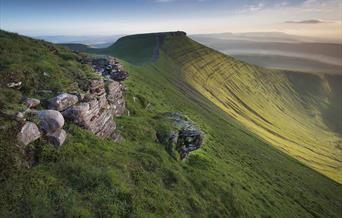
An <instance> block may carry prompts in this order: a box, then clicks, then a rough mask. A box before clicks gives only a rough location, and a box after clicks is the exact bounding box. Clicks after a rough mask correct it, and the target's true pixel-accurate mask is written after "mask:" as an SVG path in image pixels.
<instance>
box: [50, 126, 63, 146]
mask: <svg viewBox="0 0 342 218" xmlns="http://www.w3.org/2000/svg"><path fill="white" fill-rule="evenodd" d="M46 136H47V139H48V141H49V142H50V143H51V144H53V145H57V146H61V145H62V144H63V143H64V141H65V139H66V132H65V130H64V129H57V130H56V131H54V132H52V133H48V134H46Z"/></svg>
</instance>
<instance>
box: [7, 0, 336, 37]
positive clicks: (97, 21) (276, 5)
mask: <svg viewBox="0 0 342 218" xmlns="http://www.w3.org/2000/svg"><path fill="white" fill-rule="evenodd" d="M341 14H342V6H341V0H122V1H117V0H0V28H1V29H4V30H8V31H13V32H19V33H22V34H27V35H93V34H100V35H108V34H126V33H139V32H152V31H153V32H154V31H171V30H184V31H186V32H188V33H212V32H256V31H257V32H261V31H282V32H287V33H292V34H299V35H311V36H319V37H325V38H334V39H338V38H339V39H341V37H342V36H341V34H342V29H341V19H342V18H341V16H342V15H341Z"/></svg>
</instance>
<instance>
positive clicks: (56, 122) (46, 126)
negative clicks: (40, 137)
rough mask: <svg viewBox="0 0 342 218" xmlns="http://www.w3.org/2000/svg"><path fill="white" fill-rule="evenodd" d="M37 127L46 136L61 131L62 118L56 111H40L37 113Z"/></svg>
mask: <svg viewBox="0 0 342 218" xmlns="http://www.w3.org/2000/svg"><path fill="white" fill-rule="evenodd" d="M38 119H39V127H40V128H41V129H42V130H43V131H44V132H45V133H47V134H49V133H53V132H55V131H56V130H59V129H62V128H63V126H64V117H63V116H62V114H61V113H60V112H59V111H56V110H42V111H39V112H38Z"/></svg>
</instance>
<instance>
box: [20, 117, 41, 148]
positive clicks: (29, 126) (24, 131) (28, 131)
mask: <svg viewBox="0 0 342 218" xmlns="http://www.w3.org/2000/svg"><path fill="white" fill-rule="evenodd" d="M40 136H41V134H40V131H39V129H38V127H37V125H36V124H34V123H32V122H26V123H25V124H24V125H23V126H22V127H21V129H20V131H19V133H18V135H17V141H18V144H19V145H28V144H30V143H32V142H34V141H35V140H37V139H39V137H40Z"/></svg>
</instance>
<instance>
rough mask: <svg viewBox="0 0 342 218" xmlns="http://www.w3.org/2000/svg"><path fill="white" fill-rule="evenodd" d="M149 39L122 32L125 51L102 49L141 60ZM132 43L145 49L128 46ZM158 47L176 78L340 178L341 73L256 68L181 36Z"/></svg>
mask: <svg viewBox="0 0 342 218" xmlns="http://www.w3.org/2000/svg"><path fill="white" fill-rule="evenodd" d="M137 39H139V40H137ZM144 39H148V40H147V41H146V43H144V42H143V41H144ZM153 40H154V41H155V37H153V34H146V35H135V36H132V37H130V36H128V37H125V38H124V40H122V41H121V42H120V40H119V42H120V43H118V45H120V47H122V48H127V50H126V52H125V54H123V55H120V54H119V53H118V52H116V51H115V47H117V46H118V45H115V44H114V45H113V46H112V47H110V48H111V49H109V50H108V49H106V50H105V51H106V53H107V54H113V55H117V56H119V57H121V58H123V59H126V60H128V61H130V62H131V60H132V59H136V60H137V63H141V62H142V61H138V59H140V58H141V57H139V56H137V54H136V53H135V52H134V51H135V50H140V52H139V53H144V56H146V55H147V56H151V54H152V50H153V46H155V45H154V44H155V42H154V44H153ZM125 42H126V43H125ZM137 43H138V44H140V43H142V44H143V45H144V46H147V47H148V48H145V49H142V47H141V46H140V47H134V45H135V44H137ZM132 45H133V46H132ZM141 50H142V51H141ZM161 51H162V52H164V53H165V55H166V56H167V57H168V58H169V59H170V60H172V61H173V62H174V65H175V67H178V68H180V69H181V70H180V73H178V75H177V76H178V77H179V80H183V81H185V82H186V83H187V84H189V85H190V86H191V87H192V88H194V89H195V90H196V91H198V92H199V93H201V94H202V95H204V96H206V97H207V98H208V99H209V100H210V101H212V102H213V103H214V104H216V105H217V106H219V107H220V108H221V109H222V110H224V111H225V112H227V113H228V114H229V115H230V116H231V117H233V118H235V119H236V120H237V121H239V122H240V123H242V124H243V125H244V126H246V127H247V128H249V129H251V130H252V131H253V132H255V133H256V134H257V135H259V136H260V137H261V138H263V139H264V140H266V141H267V142H269V143H271V144H272V145H274V146H275V147H277V148H278V149H281V150H282V151H284V152H286V153H288V154H290V155H291V156H293V157H295V158H296V159H298V160H300V161H301V162H303V163H305V164H306V165H308V166H310V167H312V168H314V169H315V170H317V171H319V172H321V173H323V174H324V175H327V176H329V177H330V178H333V179H334V180H336V181H338V182H339V183H341V182H342V176H341V175H342V173H341V160H342V151H341V143H342V142H341V134H342V127H341V126H342V124H341V123H342V117H341V116H342V115H341V114H342V100H341V97H340V96H341V95H342V94H341V93H342V90H341V89H342V88H341V83H342V76H339V75H329V74H321V75H318V74H308V73H307V74H305V73H298V72H287V71H275V70H270V69H265V68H261V67H258V66H255V65H250V64H246V63H244V62H241V61H239V60H237V59H234V58H232V57H229V56H226V55H224V54H222V53H219V52H217V51H215V50H213V49H210V48H207V47H205V46H203V45H201V44H199V43H197V42H195V41H193V40H191V39H189V38H188V37H186V36H168V37H166V39H165V40H164V43H163V45H162V47H161ZM97 52H100V53H101V52H102V53H103V51H99V50H98V51H97ZM142 60H143V61H146V60H147V59H146V57H145V58H144V59H142ZM131 63H132V62H131ZM133 63H134V62H133ZM145 63H146V62H145ZM173 74H174V73H173Z"/></svg>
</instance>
